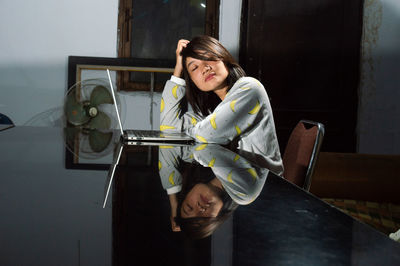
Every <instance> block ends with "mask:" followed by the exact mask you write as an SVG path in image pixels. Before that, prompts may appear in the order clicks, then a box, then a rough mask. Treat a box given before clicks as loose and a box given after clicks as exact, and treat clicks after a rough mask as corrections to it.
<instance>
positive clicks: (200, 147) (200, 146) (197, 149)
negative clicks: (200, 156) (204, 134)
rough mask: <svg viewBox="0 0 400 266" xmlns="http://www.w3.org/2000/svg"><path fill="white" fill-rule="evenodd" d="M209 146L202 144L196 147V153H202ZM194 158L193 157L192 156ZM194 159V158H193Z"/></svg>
mask: <svg viewBox="0 0 400 266" xmlns="http://www.w3.org/2000/svg"><path fill="white" fill-rule="evenodd" d="M207 145H208V144H201V145H199V146H197V147H196V151H201V150H204V149H205V148H206V147H207ZM192 156H193V155H192ZM192 158H193V157H192Z"/></svg>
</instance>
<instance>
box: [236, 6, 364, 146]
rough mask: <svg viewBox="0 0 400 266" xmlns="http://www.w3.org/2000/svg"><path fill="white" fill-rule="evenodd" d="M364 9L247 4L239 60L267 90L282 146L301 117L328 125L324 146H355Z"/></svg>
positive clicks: (353, 7)
mask: <svg viewBox="0 0 400 266" xmlns="http://www.w3.org/2000/svg"><path fill="white" fill-rule="evenodd" d="M361 6H362V0H353V1H337V0H324V1H311V0H299V1H289V0H248V1H244V7H243V10H244V13H243V20H242V21H243V22H244V23H243V25H242V32H241V35H242V36H241V40H242V43H241V50H240V63H241V65H242V66H243V67H244V68H245V70H246V72H247V74H248V75H250V76H254V77H256V78H258V79H259V80H260V81H261V82H262V83H263V84H264V86H265V87H266V89H267V92H268V95H269V96H270V98H271V104H272V107H273V110H274V116H275V122H276V126H277V130H278V132H281V133H280V134H279V135H278V138H279V141H280V144H281V148H283V147H284V146H285V144H286V142H287V137H288V136H289V133H290V131H291V129H292V128H294V126H295V125H296V124H297V122H298V121H299V120H301V119H309V120H314V121H318V122H321V123H323V124H324V125H325V127H326V138H325V140H324V144H323V147H322V150H324V151H336V152H354V151H355V148H356V135H355V126H356V119H357V102H358V100H357V89H358V83H359V60H360V56H359V55H360V40H361V28H362V27H361V26H362V20H361V18H362V17H361V15H362V14H361ZM282 132H286V133H282ZM344 144H345V145H344Z"/></svg>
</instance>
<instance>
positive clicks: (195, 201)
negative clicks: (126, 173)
mask: <svg viewBox="0 0 400 266" xmlns="http://www.w3.org/2000/svg"><path fill="white" fill-rule="evenodd" d="M159 173H160V178H161V183H162V186H163V188H164V189H165V190H166V192H167V194H168V195H169V201H170V205H171V224H172V230H174V231H180V229H182V230H183V231H184V232H185V233H186V234H187V235H188V236H190V237H192V238H204V237H207V236H209V235H210V234H211V233H212V232H213V231H214V230H215V229H216V228H217V227H218V226H219V225H221V224H222V223H223V222H224V221H225V220H226V219H227V218H228V217H229V216H231V215H232V212H233V211H234V210H235V209H236V207H237V206H238V205H247V204H250V203H251V202H253V201H254V200H255V199H256V198H257V197H258V195H259V194H260V192H261V190H262V188H263V186H264V184H265V180H266V178H267V175H268V173H269V170H268V169H266V168H262V167H260V166H258V165H257V164H255V163H251V162H250V161H248V160H247V159H245V158H244V157H243V156H240V155H239V154H237V153H235V152H233V151H231V150H229V149H226V148H224V147H222V146H219V145H216V144H197V145H195V146H184V147H176V146H160V149H159Z"/></svg>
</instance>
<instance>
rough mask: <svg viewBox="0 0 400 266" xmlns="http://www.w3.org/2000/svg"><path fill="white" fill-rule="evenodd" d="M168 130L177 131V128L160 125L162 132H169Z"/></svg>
mask: <svg viewBox="0 0 400 266" xmlns="http://www.w3.org/2000/svg"><path fill="white" fill-rule="evenodd" d="M167 129H175V127H174V126H167V125H160V130H161V131H164V130H167Z"/></svg>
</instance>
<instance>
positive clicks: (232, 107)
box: [229, 100, 237, 112]
mask: <svg viewBox="0 0 400 266" xmlns="http://www.w3.org/2000/svg"><path fill="white" fill-rule="evenodd" d="M236 102H237V100H232V101H231V103H230V104H229V106H230V107H231V110H232V112H235V104H236Z"/></svg>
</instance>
